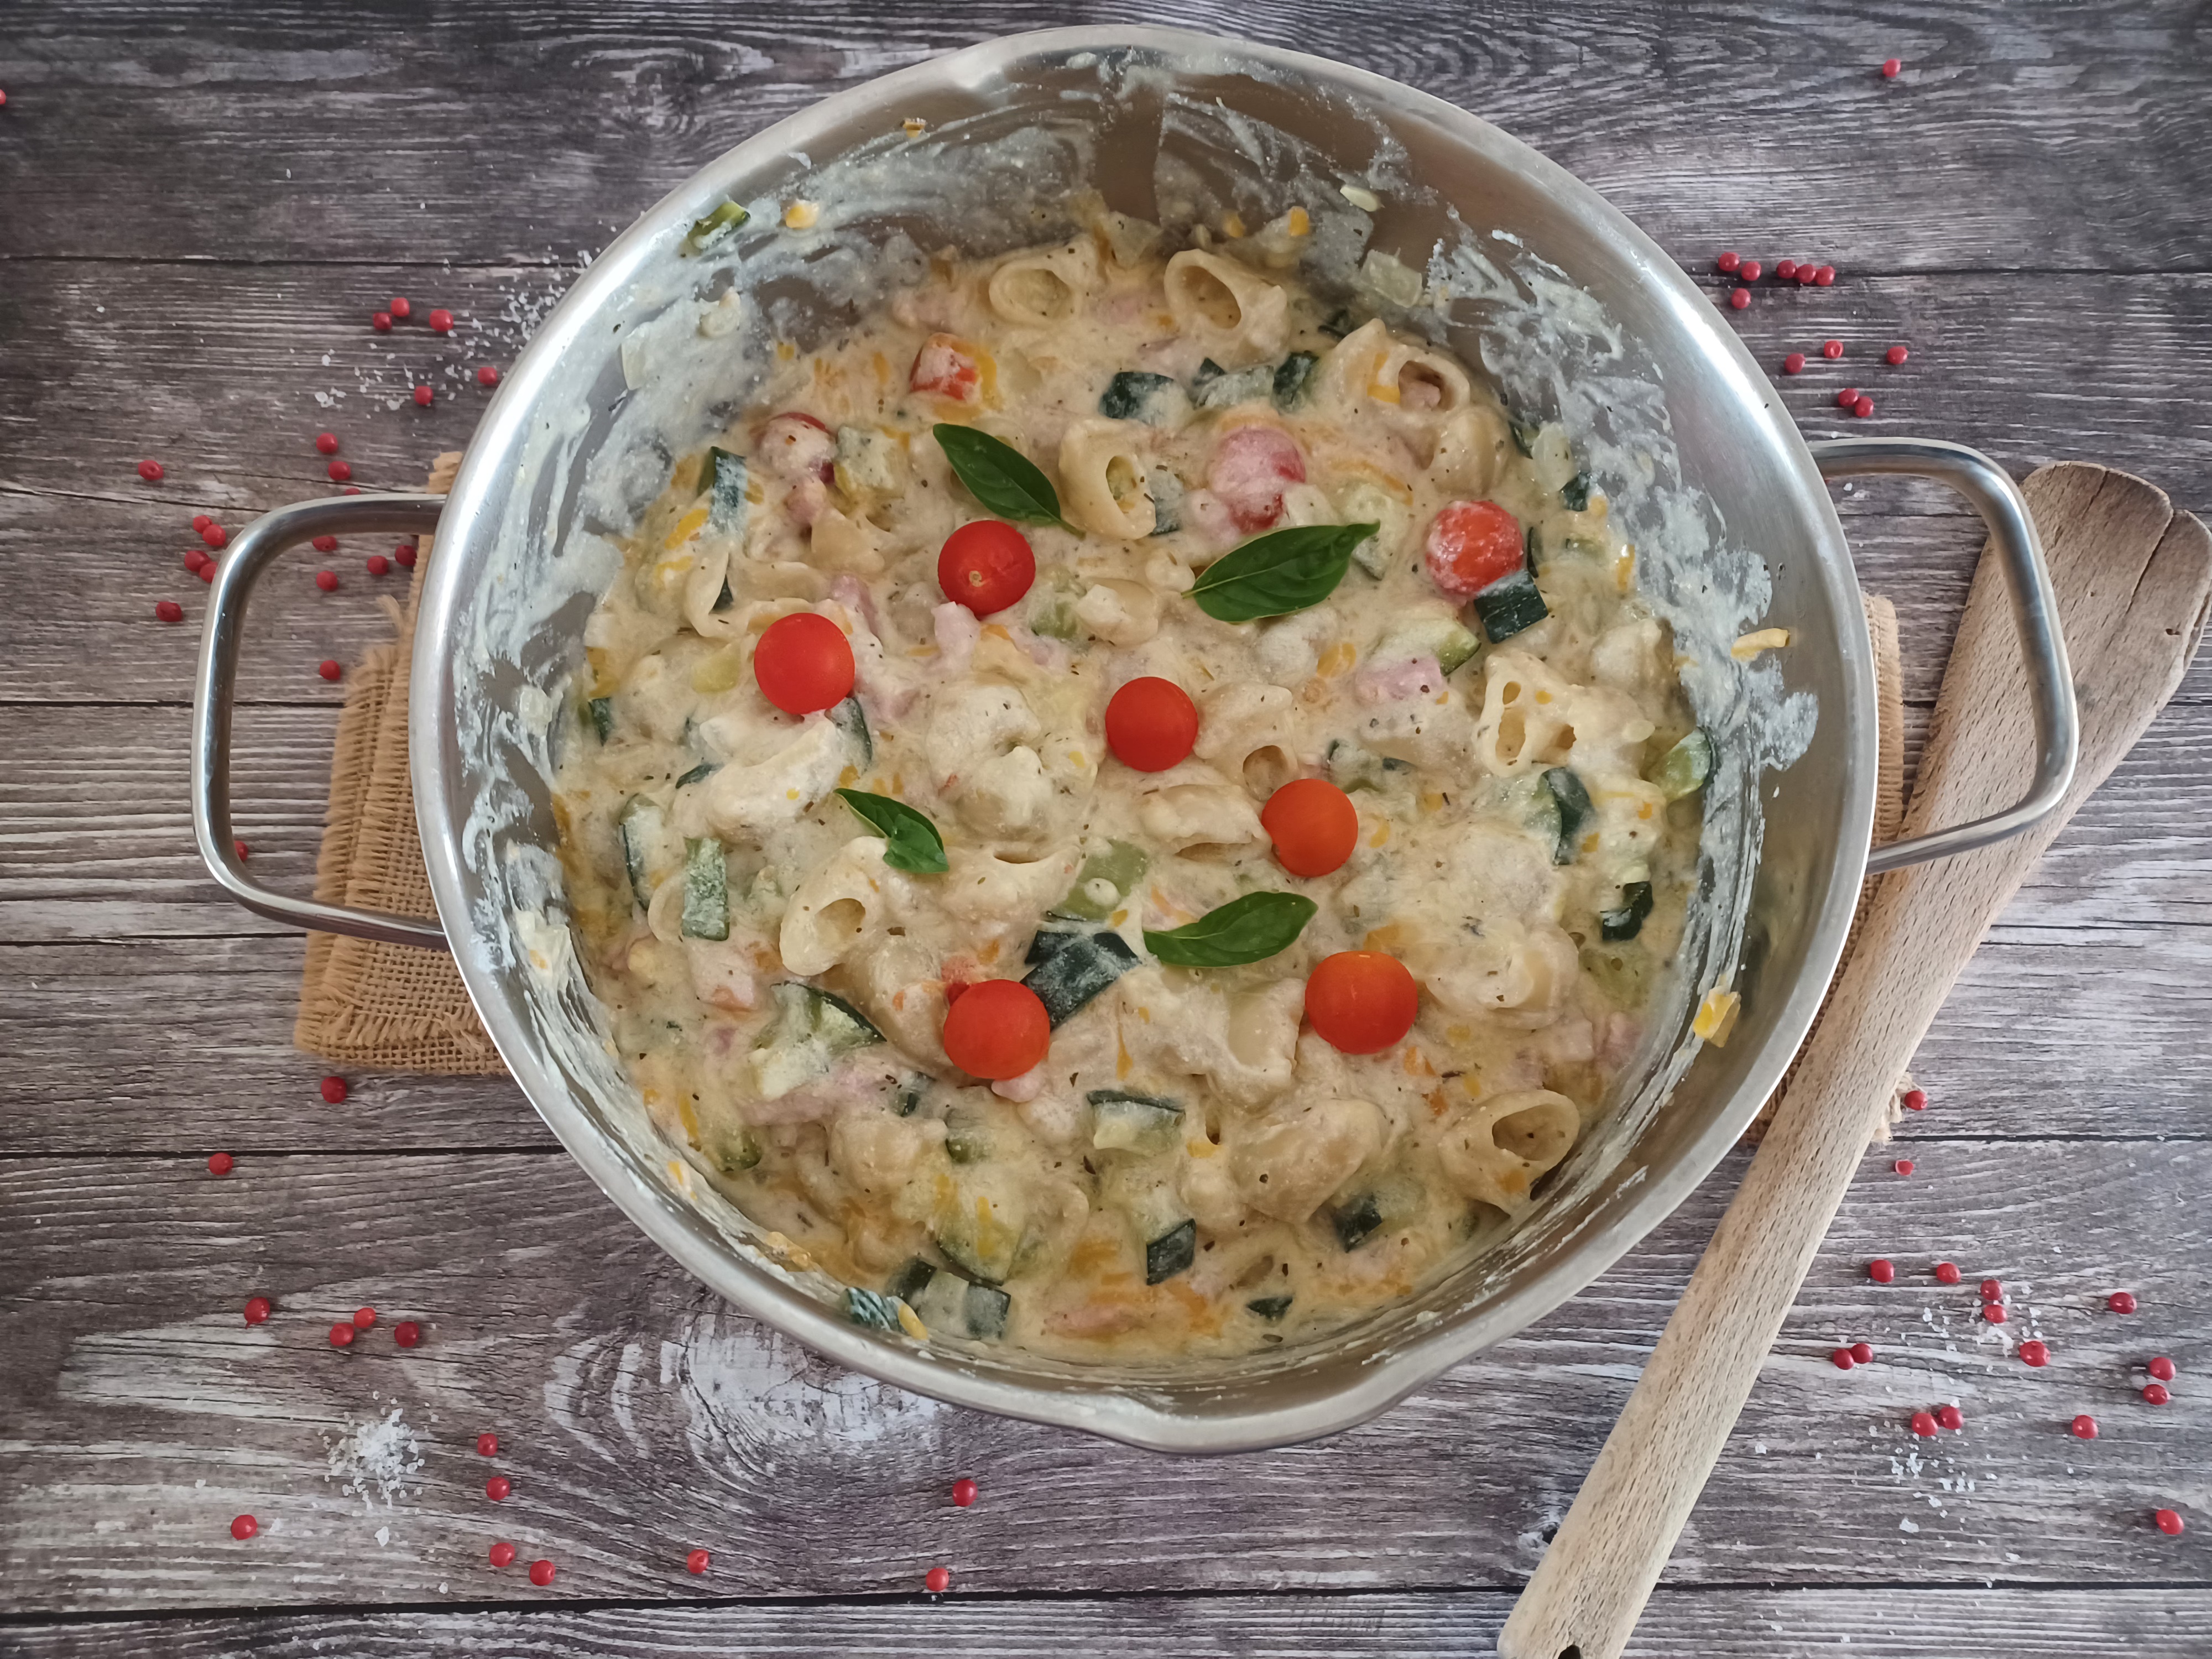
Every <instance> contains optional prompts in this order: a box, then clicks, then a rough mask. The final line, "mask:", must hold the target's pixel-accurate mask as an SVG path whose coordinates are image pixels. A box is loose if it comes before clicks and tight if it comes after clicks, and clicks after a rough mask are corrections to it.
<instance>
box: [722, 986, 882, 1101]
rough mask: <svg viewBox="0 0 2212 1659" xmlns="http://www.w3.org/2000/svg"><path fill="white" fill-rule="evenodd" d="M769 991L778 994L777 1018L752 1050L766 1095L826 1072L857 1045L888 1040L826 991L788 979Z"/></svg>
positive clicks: (755, 1079) (772, 1096) (772, 1095)
mask: <svg viewBox="0 0 2212 1659" xmlns="http://www.w3.org/2000/svg"><path fill="white" fill-rule="evenodd" d="M769 995H771V996H772V997H774V998H775V1005H776V1018H775V1024H772V1025H770V1026H769V1027H767V1028H766V1029H765V1030H763V1032H762V1033H761V1035H760V1036H759V1037H757V1039H756V1040H755V1042H754V1046H753V1052H752V1068H753V1082H754V1084H755V1085H757V1087H758V1088H759V1090H760V1092H761V1098H762V1099H763V1100H775V1099H778V1098H780V1097H782V1096H784V1095H787V1094H789V1093H790V1092H791V1091H793V1089H796V1088H798V1087H799V1085H801V1084H803V1083H811V1082H812V1081H813V1080H814V1079H816V1078H817V1077H825V1076H827V1075H828V1074H829V1069H830V1067H831V1066H835V1065H836V1063H837V1061H838V1060H840V1059H841V1058H842V1057H843V1056H844V1055H846V1054H850V1053H851V1052H852V1051H853V1050H854V1049H855V1048H866V1047H867V1046H868V1045H869V1044H870V1043H874V1042H882V1041H883V1040H884V1034H883V1033H882V1032H881V1031H878V1030H876V1028H875V1027H874V1026H872V1025H871V1024H868V1022H867V1020H866V1018H863V1017H862V1016H861V1014H860V1011H859V1010H858V1009H856V1008H854V1006H852V1004H850V1003H848V1002H847V1001H845V1000H843V999H842V998H841V997H834V996H832V995H830V994H829V992H827V991H821V990H817V989H816V988H815V987H813V986H811V985H801V984H800V983H799V981H796V980H784V981H781V982H780V983H778V984H776V985H774V986H771V987H769Z"/></svg>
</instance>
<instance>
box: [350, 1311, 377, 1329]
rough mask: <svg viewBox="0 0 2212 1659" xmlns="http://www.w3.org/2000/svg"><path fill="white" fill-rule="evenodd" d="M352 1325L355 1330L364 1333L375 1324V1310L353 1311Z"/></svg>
mask: <svg viewBox="0 0 2212 1659" xmlns="http://www.w3.org/2000/svg"><path fill="white" fill-rule="evenodd" d="M353 1323H354V1328H355V1329H356V1330H360V1331H365V1330H368V1329H369V1328H371V1327H373V1326H374V1324H375V1323H376V1310H375V1309H374V1308H356V1309H355V1310H353Z"/></svg>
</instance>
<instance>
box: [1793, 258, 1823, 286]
mask: <svg viewBox="0 0 2212 1659" xmlns="http://www.w3.org/2000/svg"><path fill="white" fill-rule="evenodd" d="M1818 280H1819V278H1818V277H1817V276H1815V275H1814V270H1813V267H1812V266H1811V265H1810V264H1799V265H1798V267H1797V286H1798V287H1800V288H1810V287H1812V286H1813V284H1814V283H1815V282H1817V281H1818Z"/></svg>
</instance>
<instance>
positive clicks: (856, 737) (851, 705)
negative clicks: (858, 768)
mask: <svg viewBox="0 0 2212 1659" xmlns="http://www.w3.org/2000/svg"><path fill="white" fill-rule="evenodd" d="M828 713H829V724H830V725H832V726H836V728H837V729H838V730H839V731H840V732H843V733H844V734H845V735H846V736H847V737H848V738H851V739H852V740H853V747H854V748H855V749H857V750H860V764H861V765H863V766H872V765H873V764H874V763H875V759H876V740H875V738H873V737H872V736H871V735H870V734H869V732H868V716H867V714H866V710H864V709H863V708H861V707H860V699H859V698H858V697H855V696H848V697H847V698H846V699H845V701H844V702H841V703H837V704H836V705H834V706H833V707H831V708H829V711H828Z"/></svg>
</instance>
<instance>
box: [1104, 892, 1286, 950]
mask: <svg viewBox="0 0 2212 1659" xmlns="http://www.w3.org/2000/svg"><path fill="white" fill-rule="evenodd" d="M1319 908H1321V907H1320V906H1319V905H1317V904H1316V903H1315V902H1313V901H1312V900H1311V899H1310V898H1308V897H1306V896H1304V894H1303V893H1247V894H1245V895H1244V896H1243V898H1240V899H1231V900H1230V901H1229V902H1228V903H1226V904H1224V905H1221V906H1219V907H1218V908H1214V909H1212V910H1208V911H1207V912H1206V914H1205V915H1202V916H1200V918H1199V919H1198V920H1197V921H1194V922H1190V923H1188V924H1187V925H1185V926H1183V927H1174V928H1170V929H1168V930H1166V931H1165V932H1162V933H1154V932H1153V931H1152V929H1151V928H1149V927H1147V928H1146V930H1145V948H1146V950H1147V951H1151V952H1152V954H1153V955H1154V956H1156V957H1158V958H1159V959H1160V960H1161V961H1162V962H1164V963H1170V964H1171V965H1172V966H1174V967H1177V968H1234V967H1236V966H1237V965H1238V964H1239V963H1247V962H1264V961H1266V960H1267V958H1268V957H1272V956H1273V955H1274V954H1275V953H1276V952H1277V951H1286V950H1288V949H1289V948H1290V947H1291V944H1292V943H1293V942H1295V941H1296V939H1297V936H1298V935H1299V934H1300V933H1303V932H1304V930H1305V925H1306V923H1308V922H1309V921H1312V920H1313V914H1314V912H1315V911H1316V910H1317V909H1319Z"/></svg>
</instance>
